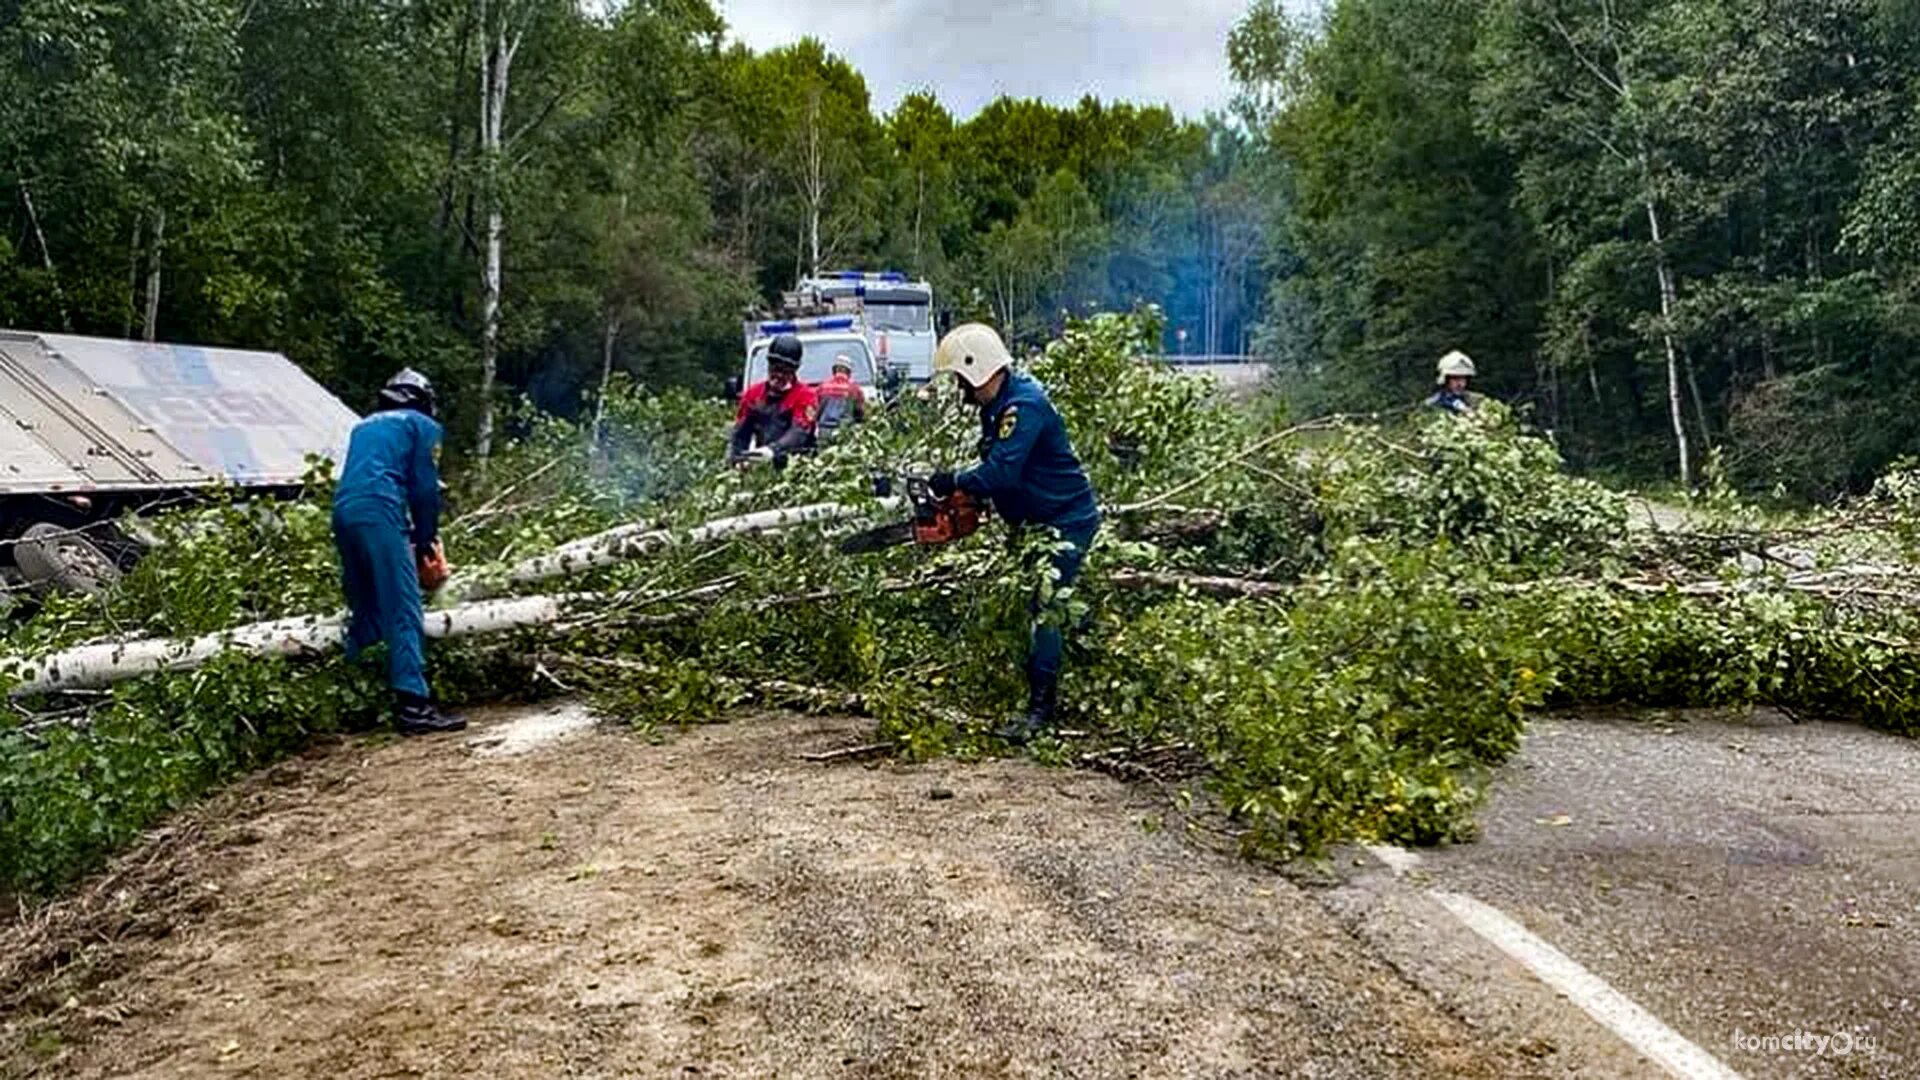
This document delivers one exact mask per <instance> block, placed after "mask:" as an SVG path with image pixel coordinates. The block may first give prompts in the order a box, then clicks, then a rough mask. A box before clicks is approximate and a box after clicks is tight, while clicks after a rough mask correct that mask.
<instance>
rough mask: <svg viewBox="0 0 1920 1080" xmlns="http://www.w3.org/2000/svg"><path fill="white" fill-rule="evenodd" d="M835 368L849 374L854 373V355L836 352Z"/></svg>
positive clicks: (834, 357) (834, 356)
mask: <svg viewBox="0 0 1920 1080" xmlns="http://www.w3.org/2000/svg"><path fill="white" fill-rule="evenodd" d="M833 370H835V371H844V372H846V373H847V374H849V375H851V374H853V357H851V356H848V355H847V354H846V353H835V354H834V355H833Z"/></svg>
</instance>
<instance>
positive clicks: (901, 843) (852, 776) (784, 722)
mask: <svg viewBox="0 0 1920 1080" xmlns="http://www.w3.org/2000/svg"><path fill="white" fill-rule="evenodd" d="M553 708H554V707H551V706H549V707H545V709H546V711H547V712H552V711H553ZM560 708H561V709H566V708H576V709H577V707H576V706H561V707H560ZM541 711H542V710H541V709H535V710H532V711H531V712H532V713H536V714H537V713H540V712H541ZM515 718H516V717H515V716H514V715H512V714H507V713H504V712H502V713H496V714H494V715H493V716H491V717H487V718H486V719H488V720H490V721H491V722H492V724H493V727H492V731H493V732H495V733H496V734H494V735H493V737H492V738H491V739H489V738H488V737H487V736H488V732H487V730H486V729H485V728H483V729H482V730H481V731H480V733H479V735H480V737H479V738H477V739H469V740H466V741H462V740H461V739H459V738H450V739H442V740H426V741H417V742H408V743H398V742H392V741H387V740H345V741H340V742H337V743H334V744H333V745H330V746H327V747H323V748H320V749H317V750H315V751H314V752H312V753H310V754H308V755H307V756H306V757H304V758H302V759H300V760H297V761H294V762H289V763H286V764H284V765H281V766H279V767H277V768H275V769H273V770H271V771H269V772H267V773H265V774H262V775H260V776H257V777H254V778H253V779H251V780H249V781H247V782H246V783H244V784H242V785H239V786H238V787H237V788H235V789H233V790H230V791H228V792H226V793H225V794H223V795H221V796H220V797H218V798H216V799H214V800H212V801H211V802H210V803H208V804H207V805H205V806H203V807H202V808H200V809H198V810H196V811H194V812H193V813H191V814H189V815H187V816H185V817H183V818H182V819H181V820H179V821H177V822H175V823H174V824H173V825H171V826H169V828H168V829H165V830H162V831H160V832H159V833H157V834H156V835H155V836H153V837H152V838H151V839H150V840H149V842H148V843H147V844H146V845H144V846H143V847H142V848H141V849H139V850H136V851H134V852H131V853H129V854H128V855H127V856H126V857H125V858H124V859H123V860H122V861H121V862H119V863H118V864H117V865H116V867H115V868H114V870H113V871H111V872H110V874H109V875H107V876H105V877H103V878H102V879H100V880H98V881H96V882H94V883H93V885H92V886H91V887H89V888H86V889H83V890H81V891H80V892H78V893H76V894H75V895H74V896H73V897H71V898H69V899H68V900H67V901H64V902H63V903H62V904H60V905H58V906H56V907H54V908H51V909H47V910H43V911H41V912H37V913H34V914H33V915H32V916H30V917H28V918H26V919H23V920H21V921H20V922H19V923H17V924H15V925H14V926H12V927H11V928H9V929H8V930H6V931H5V932H4V934H0V1007H4V1008H5V1009H6V1010H7V1011H6V1012H5V1013H4V1014H0V1075H6V1076H19V1077H52V1076H60V1077H104V1076H152V1077H207V1076H235V1077H274V1078H281V1077H299V1076H327V1077H330V1078H338V1080H348V1078H359V1077H456V1076H488V1077H501V1078H518V1077H528V1078H531V1077H542V1078H544V1077H560V1076H579V1077H614V1076H775V1075H778V1076H899V1077H921V1076H970V1077H971V1076H1035V1075H1067V1076H1102V1077H1105V1076H1165V1075H1184V1076H1280V1075H1287V1076H1317V1077H1366V1078H1375V1077H1398V1076H1404V1077H1434V1076H1462V1077H1511V1076H1526V1075H1541V1073H1540V1072H1539V1069H1538V1066H1539V1063H1538V1062H1535V1061H1533V1060H1531V1059H1528V1058H1526V1057H1524V1056H1522V1055H1519V1054H1517V1053H1515V1052H1513V1051H1510V1050H1509V1049H1507V1048H1506V1047H1503V1046H1501V1045H1499V1044H1498V1043H1497V1042H1496V1041H1494V1040H1490V1039H1487V1038H1485V1037H1484V1036H1482V1035H1481V1034H1479V1033H1476V1032H1475V1031H1474V1030H1472V1029H1471V1028H1470V1027H1469V1026H1468V1025H1467V1024H1466V1023H1464V1022H1463V1021H1461V1020H1459V1019H1457V1018H1455V1017H1453V1016H1451V1015H1448V1014H1447V1013H1445V1012H1444V1011H1442V1010H1441V1009H1440V1008H1439V1007H1438V1006H1437V1005H1435V1004H1434V1003H1433V1001H1432V1000H1431V999H1429V998H1428V997H1426V996H1424V995H1423V994H1422V993H1421V992H1419V991H1417V990H1415V989H1413V988H1412V987H1411V986H1410V985H1409V984H1407V983H1406V982H1405V981H1404V980H1403V979H1401V978H1400V977H1399V976H1398V975H1397V974H1396V973H1395V972H1394V971H1392V970H1391V969H1389V968H1388V967H1386V966H1385V965H1384V964H1383V963H1382V962H1380V961H1379V960H1377V959H1374V958H1373V957H1372V956H1371V954H1369V953H1368V951H1367V950H1366V949H1365V948H1363V947H1362V946H1361V945H1359V944H1358V943H1357V941H1356V939H1355V938H1354V937H1352V936H1351V935H1350V933H1349V932H1348V931H1347V930H1345V929H1343V928H1342V927H1341V926H1340V925H1339V924H1338V923H1336V922H1335V921H1334V919H1332V918H1331V917H1330V916H1329V915H1328V914H1327V913H1326V912H1325V911H1324V910H1323V909H1322V908H1321V906H1320V905H1319V904H1318V903H1317V902H1316V901H1315V900H1313V899H1312V898H1311V897H1310V896H1309V895H1307V894H1305V893H1303V892H1302V891H1301V890H1300V889H1299V888H1297V887H1296V886H1294V885H1292V884H1289V883H1288V881H1287V880H1286V879H1284V878H1282V877H1280V876H1278V875H1276V874H1274V873H1273V872H1271V871H1267V870H1263V869H1261V868H1259V867H1256V866H1253V865H1249V864H1247V863H1245V862H1242V861H1240V860H1238V859H1236V858H1234V857H1232V856H1230V855H1227V854H1222V853H1219V852H1216V851H1212V850H1209V849H1208V847H1207V846H1206V845H1202V844H1197V843H1194V842H1192V841H1191V840H1189V839H1188V838H1187V837H1185V836H1184V835H1183V834H1182V830H1181V829H1180V828H1179V827H1178V826H1177V824H1170V823H1164V822H1163V819H1162V815H1163V813H1164V811H1166V809H1167V804H1166V802H1165V800H1164V799H1163V798H1161V797H1159V796H1157V795H1155V794H1153V793H1151V792H1148V791H1146V790H1144V789H1141V788H1135V787H1130V786H1128V785H1125V784H1122V783H1120V782H1118V781H1115V780H1112V779H1109V778H1107V777H1104V776H1100V775H1096V774H1092V773H1084V772H1070V771H1062V770H1050V769H1045V768H1041V767H1039V766H1037V765H1034V764H1031V763H1027V762H1022V761H998V762H990V763H985V764H963V763H956V762H941V763H936V764H932V765H926V766H915V767H908V766H903V765H898V764H895V763H892V762H887V763H882V764H864V765H863V764H835V765H822V764H817V763H812V762H808V761H805V760H802V758H801V755H802V754H804V753H808V752H815V751H821V750H829V749H833V748H835V747H839V746H846V745H849V744H853V743H858V742H862V741H864V738H863V736H864V735H865V734H866V730H865V728H864V727H863V726H862V725H861V724H859V723H858V722H856V721H846V720H822V719H818V718H800V717H793V716H762V717H754V718H749V719H742V720H740V721H738V722H735V723H732V724H729V725H725V726H719V727H711V728H702V729H698V730H694V731H690V732H687V733H684V734H675V735H674V736H672V737H670V738H667V739H664V740H660V741H649V740H647V739H645V738H643V737H640V736H636V735H634V734H632V733H628V732H625V731H621V730H618V729H614V728H609V727H605V726H601V727H595V728H590V729H587V730H584V731H581V732H579V733H577V734H574V735H572V736H571V737H568V738H563V739H559V740H557V741H552V742H547V743H544V744H539V745H522V743H521V742H520V741H516V740H509V741H508V742H506V743H504V744H503V743H502V742H501V741H500V738H499V735H498V734H497V733H498V732H500V731H502V730H503V728H502V726H501V725H502V724H504V723H505V722H506V721H508V720H510V719H515ZM517 719H518V721H519V723H517V724H515V725H513V726H514V727H515V728H516V729H518V730H521V731H527V730H531V731H535V732H538V731H540V730H544V729H543V728H542V726H541V725H542V724H543V723H544V722H545V721H544V720H543V719H542V718H541V717H540V716H537V715H528V713H527V711H524V710H523V711H522V713H521V714H519V715H518V716H517ZM529 721H531V722H532V727H530V728H529V727H528V723H529ZM562 726H564V725H562ZM528 741H536V740H528ZM489 744H490V748H489ZM489 755H492V756H489ZM1157 824H1166V827H1159V828H1156V827H1155V826H1156V825H1157Z"/></svg>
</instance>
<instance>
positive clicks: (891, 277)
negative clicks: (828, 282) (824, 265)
mask: <svg viewBox="0 0 1920 1080" xmlns="http://www.w3.org/2000/svg"><path fill="white" fill-rule="evenodd" d="M825 276H827V277H829V278H833V279H834V280H837V281H879V282H884V283H886V284H888V285H905V284H906V283H907V275H905V274H903V273H901V272H900V271H898V270H888V271H885V272H883V273H877V274H876V273H867V272H865V271H861V270H840V271H836V272H835V273H831V274H827V275H825Z"/></svg>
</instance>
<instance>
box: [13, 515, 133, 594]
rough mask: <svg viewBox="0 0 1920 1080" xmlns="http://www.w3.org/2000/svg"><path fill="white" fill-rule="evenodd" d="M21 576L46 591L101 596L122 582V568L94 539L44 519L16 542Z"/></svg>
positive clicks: (16, 559)
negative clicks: (95, 543) (95, 544)
mask: <svg viewBox="0 0 1920 1080" xmlns="http://www.w3.org/2000/svg"><path fill="white" fill-rule="evenodd" d="M13 562H14V565H15V566H18V567H19V568H20V575H21V576H22V577H24V578H26V579H27V580H28V581H29V582H32V583H33V586H34V587H35V588H37V589H39V590H41V591H42V592H67V593H80V594H81V595H84V596H99V595H100V594H102V593H104V592H106V591H107V590H109V589H111V588H113V587H114V586H115V585H117V584H119V582H120V568H119V567H118V566H116V565H114V561H113V560H112V559H110V558H108V557H107V555H106V553H105V552H103V551H101V550H100V549H99V548H98V547H96V546H94V543H93V541H91V540H89V539H87V538H86V537H85V536H83V535H81V534H80V533H78V532H75V531H74V530H72V529H63V528H61V527H60V526H58V525H53V524H49V523H47V522H41V523H40V524H38V525H30V526H28V527H27V531H26V532H24V533H21V534H20V539H19V540H16V541H15V542H14V545H13Z"/></svg>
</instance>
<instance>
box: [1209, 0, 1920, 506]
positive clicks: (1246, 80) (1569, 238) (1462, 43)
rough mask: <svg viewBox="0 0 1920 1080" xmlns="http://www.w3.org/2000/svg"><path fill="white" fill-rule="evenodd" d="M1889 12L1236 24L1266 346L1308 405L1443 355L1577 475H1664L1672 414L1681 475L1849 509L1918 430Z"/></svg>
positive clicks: (1606, 12) (1895, 16) (1469, 8)
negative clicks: (1269, 219)
mask: <svg viewBox="0 0 1920 1080" xmlns="http://www.w3.org/2000/svg"><path fill="white" fill-rule="evenodd" d="M1911 8H1912V5H1910V4H1900V3H1886V2H1882V0H1822V2H1819V3H1815V4H1811V5H1808V6H1805V7H1802V8H1795V9H1793V10H1791V11H1789V10H1787V9H1778V10H1767V11H1760V10H1756V9H1755V8H1753V6H1752V5H1750V4H1743V3H1739V2H1737V0H1629V2H1620V3H1610V4H1604V5H1591V4H1587V5H1582V4H1569V3H1563V2H1559V0H1485V2H1476V3H1470V4H1459V3H1448V2H1432V3H1428V2H1418V3H1411V4H1409V3H1384V2H1380V0H1339V2H1337V3H1333V4H1330V5H1328V6H1327V8H1326V10H1325V12H1324V15H1323V18H1322V19H1321V20H1320V21H1319V25H1318V26H1307V25H1300V24H1296V23H1293V22H1291V21H1289V20H1287V19H1286V18H1285V16H1284V13H1282V12H1280V11H1279V10H1278V9H1277V8H1276V7H1275V6H1274V5H1270V4H1257V5H1255V6H1254V9H1253V11H1252V13H1251V14H1250V15H1249V16H1248V18H1247V20H1246V21H1245V22H1244V23H1243V24H1242V25H1241V27H1240V28H1239V30H1238V31H1237V32H1236V34H1235V35H1234V37H1233V40H1232V41H1231V42H1230V44H1229V55H1230V57H1231V58H1232V60H1233V62H1234V65H1235V71H1236V73H1237V77H1238V78H1239V79H1240V82H1241V89H1242V94H1243V100H1244V101H1246V102H1249V103H1253V104H1255V105H1257V106H1259V107H1258V108H1255V109H1254V111H1253V112H1252V113H1251V114H1250V115H1254V116H1257V117H1259V118H1260V120H1261V123H1259V124H1258V125H1257V126H1256V128H1255V132H1256V134H1257V135H1259V136H1260V137H1261V142H1260V144H1259V151H1260V152H1261V153H1262V154H1264V155H1266V156H1267V157H1269V158H1271V159H1273V160H1274V161H1275V166H1274V167H1275V168H1276V169H1277V170H1278V171H1279V172H1280V173H1281V178H1282V179H1281V182H1280V183H1278V184H1276V185H1274V186H1273V187H1272V189H1271V190H1270V191H1269V192H1268V198H1267V204H1268V206H1269V207H1270V208H1271V209H1272V211H1273V212H1274V213H1275V214H1276V215H1277V218H1278V223H1279V228H1278V229H1276V230H1275V231H1274V232H1273V234H1272V235H1273V238H1274V240H1275V243H1274V245H1273V246H1272V248H1271V252H1270V256H1269V259H1270V263H1271V265H1272V268H1273V271H1274V282H1273V289H1272V292H1271V299H1270V303H1269V305H1268V310H1267V314H1266V318H1265V321H1264V324H1263V326H1262V333H1261V336H1262V337H1263V338H1264V340H1266V341H1267V342H1268V343H1269V345H1270V348H1271V349H1272V351H1273V352H1274V353H1275V354H1276V355H1277V356H1278V357H1279V358H1281V359H1282V360H1284V361H1287V362H1288V363H1290V364H1294V365H1297V366H1298V367H1299V368H1301V369H1302V371H1303V372H1306V373H1308V375H1309V376H1310V378H1309V379H1308V380H1307V383H1306V385H1305V386H1304V387H1303V388H1302V389H1300V390H1299V391H1297V392H1298V394H1299V396H1300V397H1301V398H1302V400H1305V401H1307V402H1309V403H1311V405H1312V406H1314V407H1317V406H1318V405H1320V404H1322V403H1331V404H1335V405H1338V406H1340V407H1344V408H1352V409H1382V408H1388V407H1392V406H1395V405H1398V404H1402V403H1405V402H1407V401H1409V400H1411V399H1415V398H1417V396H1418V395H1419V394H1420V393H1421V392H1422V384H1423V382H1424V380H1425V379H1426V378H1427V377H1429V376H1428V372H1430V371H1431V367H1430V365H1431V364H1432V363H1433V360H1434V359H1435V358H1436V357H1437V356H1439V355H1440V354H1441V353H1442V352H1444V351H1445V350H1447V349H1450V348H1463V349H1465V350H1466V351H1467V352H1469V353H1470V354H1472V355H1473V356H1474V357H1475V358H1476V360H1477V361H1479V367H1480V372H1481V375H1482V377H1483V378H1482V381H1483V383H1484V384H1485V386H1486V387H1487V388H1488V389H1489V390H1490V391H1492V392H1493V393H1495V394H1497V395H1500V396H1505V397H1509V398H1513V399H1524V400H1526V401H1527V402H1528V403H1529V404H1530V405H1531V406H1532V407H1533V419H1534V420H1535V422H1537V423H1540V424H1542V425H1543V426H1546V427H1550V428H1551V429H1553V430H1554V432H1555V433H1556V436H1557V439H1558V441H1559V443H1560V445H1561V446H1562V447H1563V448H1564V449H1565V450H1566V451H1567V452H1568V454H1569V455H1570V456H1571V457H1572V458H1573V459H1574V460H1575V461H1576V462H1579V463H1580V464H1582V465H1585V466H1589V467H1598V468H1603V469H1607V470H1611V471H1615V472H1621V473H1628V474H1637V475H1641V476H1658V475H1666V476H1668V477H1671V476H1672V475H1673V471H1674V469H1673V467H1674V464H1675V462H1676V455H1675V453H1674V447H1675V445H1676V442H1677V435H1678V433H1677V432H1676V431H1675V430H1674V428H1675V424H1676V420H1675V417H1674V415H1673V414H1674V406H1673V404H1672V399H1673V398H1674V397H1678V398H1680V404H1679V411H1680V417H1679V419H1678V421H1677V422H1678V423H1679V424H1680V426H1681V427H1682V429H1683V431H1684V433H1685V434H1686V436H1687V439H1688V441H1689V442H1690V443H1691V446H1690V447H1689V457H1690V460H1691V464H1693V465H1694V466H1696V467H1697V466H1698V465H1699V464H1700V463H1701V462H1703V461H1704V460H1705V459H1706V457H1707V455H1708V454H1709V453H1710V452H1711V450H1712V449H1713V448H1715V447H1721V448H1723V449H1724V451H1725V460H1726V462H1727V465H1728V468H1729V471H1730V475H1732V476H1733V477H1734V478H1735V479H1736V480H1737V481H1738V482H1739V483H1741V484H1743V485H1745V486H1747V487H1748V488H1749V489H1758V490H1765V489H1771V488H1773V487H1774V486H1775V485H1776V484H1779V485H1783V486H1784V487H1785V489H1786V490H1787V491H1788V492H1789V493H1790V494H1793V495H1796V496H1798V497H1800V498H1802V499H1807V500H1824V499H1829V498H1831V497H1833V496H1834V495H1836V494H1838V493H1841V492H1846V491H1860V490H1863V489H1864V488H1865V487H1866V486H1867V485H1868V484H1870V483H1871V482H1872V479H1873V477H1874V476H1875V475H1877V474H1878V473H1879V472H1880V471H1881V470H1882V469H1883V468H1884V467H1885V466H1886V464H1887V463H1888V462H1889V461H1891V460H1892V459H1894V458H1895V457H1898V456H1900V455H1901V454H1903V453H1905V452H1907V450H1908V449H1909V447H1910V444H1911V443H1912V441H1913V439H1914V438H1915V437H1916V434H1920V433H1917V432H1916V431H1915V430H1914V429H1913V425H1912V423H1911V421H1910V419H1909V418H1910V417H1911V416H1913V415H1914V413H1915V409H1914V405H1915V402H1914V400H1913V397H1912V392H1911V389H1910V388H1911V387H1912V386H1913V385H1914V379H1913V377H1912V374H1913V373H1912V370H1911V368H1912V365H1911V358H1912V357H1913V355H1914V335H1913V332H1912V329H1911V327H1912V326H1913V324H1914V320H1913V318H1912V311H1911V308H1912V304H1913V298H1914V296H1915V295H1916V294H1915V288H1914V286H1915V283H1916V282H1920V274H1916V267H1917V266H1920V261H1917V260H1916V255H1917V254H1920V249H1917V248H1916V246H1915V245H1914V243H1913V239H1912V238H1913V236H1914V229H1913V228H1912V227H1911V225H1912V222H1913V220H1914V216H1915V215H1914V206H1915V203H1914V200H1913V198H1912V191H1913V188H1914V184H1913V179H1914V177H1915V176H1916V175H1920V171H1917V170H1916V164H1915V163H1916V162H1917V161H1920V155H1916V153H1915V148H1916V147H1920V141H1917V140H1916V139H1915V132H1916V130H1920V128H1917V127H1916V124H1915V122H1914V117H1915V116H1916V115H1920V112H1917V111H1916V104H1917V103H1920V96H1916V95H1917V94H1920V65H1917V64H1916V62H1915V58H1916V57H1920V51H1916V50H1915V49H1914V48H1913V44H1914V37H1913V33H1914V26H1915V22H1914V19H1913V17H1912V16H1911V15H1910V14H1908V13H1907V12H1909V11H1910V9H1911ZM1663 277H1664V278H1665V281H1666V282H1667V283H1668V284H1669V285H1670V286H1671V294H1672V295H1671V303H1670V304H1669V303H1667V302H1666V301H1664V300H1663V295H1662V294H1663V291H1665V290H1664V289H1663V286H1662V279H1663ZM1669 344H1671V350H1670V349H1669ZM1670 356H1671V357H1672V364H1671V370H1670V366H1669V357H1670Z"/></svg>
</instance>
